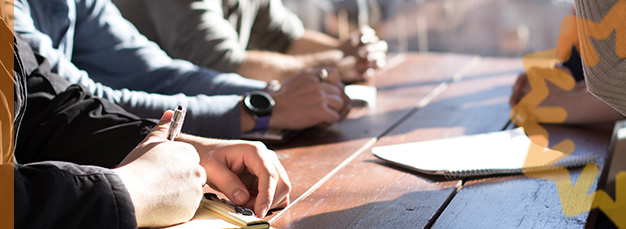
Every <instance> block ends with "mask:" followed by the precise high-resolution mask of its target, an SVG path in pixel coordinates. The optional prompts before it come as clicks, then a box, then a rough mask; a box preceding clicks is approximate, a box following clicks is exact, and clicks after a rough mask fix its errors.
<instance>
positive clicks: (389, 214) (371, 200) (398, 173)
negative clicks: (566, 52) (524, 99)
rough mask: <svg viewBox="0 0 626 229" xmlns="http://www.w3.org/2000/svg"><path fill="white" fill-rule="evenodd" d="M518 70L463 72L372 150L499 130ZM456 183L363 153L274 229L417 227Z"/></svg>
mask: <svg viewBox="0 0 626 229" xmlns="http://www.w3.org/2000/svg"><path fill="white" fill-rule="evenodd" d="M490 66H499V67H498V68H494V67H490ZM519 67H521V61H520V60H518V59H504V60H501V59H498V60H496V59H485V60H483V61H481V63H480V64H479V65H477V66H476V67H475V68H474V70H472V71H470V72H468V73H467V75H466V76H465V77H467V78H465V77H463V80H461V81H460V82H458V83H453V84H452V85H451V86H450V88H449V89H448V90H446V91H445V92H444V93H443V94H441V95H440V96H439V97H436V98H435V99H434V100H433V102H432V103H431V104H428V105H427V106H425V107H424V108H422V109H419V110H417V109H413V111H412V113H411V114H410V116H409V117H408V118H407V119H406V120H403V122H401V123H400V124H399V125H398V126H397V127H396V128H395V129H393V130H392V131H390V132H389V133H387V135H385V136H383V137H382V138H381V139H380V140H379V141H378V142H377V143H376V144H375V145H376V146H378V145H387V144H398V143H406V142H410V141H416V140H425V139H435V138H443V137H450V136H458V135H463V134H467V133H477V132H486V131H494V130H499V129H500V128H502V126H504V124H505V123H506V121H507V120H508V105H507V101H508V94H509V93H510V87H511V85H512V83H513V81H514V80H515V76H516V75H517V72H518V71H519V69H518V68H519ZM437 68H440V67H433V68H430V70H429V71H430V72H431V73H433V72H436V69H437ZM396 87H398V88H399V87H400V86H396ZM504 98H506V99H504ZM414 108H415V107H414ZM486 113H487V114H489V115H485V114H486ZM468 117H470V118H468ZM474 117H476V118H474ZM484 117H490V118H487V119H484ZM457 184H458V181H454V180H452V181H446V180H442V178H440V177H430V176H425V175H423V174H418V173H413V172H410V171H407V170H404V169H400V168H397V167H392V166H388V165H387V164H385V163H383V162H382V161H381V160H379V159H377V158H375V157H374V156H373V155H372V154H371V148H368V149H367V150H365V151H364V152H363V153H362V154H360V155H359V156H358V157H357V158H356V159H355V160H354V161H352V162H351V163H349V164H348V165H347V166H345V167H344V168H342V169H341V170H340V171H339V172H337V173H336V174H335V175H334V176H332V177H331V178H330V179H329V180H328V182H326V183H325V184H324V185H322V186H321V187H320V188H319V189H318V190H317V191H315V192H313V193H312V194H311V195H310V196H308V197H306V198H304V199H303V200H302V201H300V202H298V203H296V205H294V206H291V207H290V208H289V209H288V210H287V212H286V213H284V215H282V216H281V217H280V218H279V219H277V220H276V222H274V223H273V224H272V225H273V226H276V227H279V228H284V227H287V228H356V227H359V228H406V227H410V228H420V227H424V226H426V225H428V223H429V222H430V221H431V220H433V219H434V216H436V215H437V213H438V210H439V209H440V208H441V207H442V206H443V205H444V203H445V202H446V200H447V199H448V198H449V197H451V196H452V195H453V194H454V193H455V187H456V185H457Z"/></svg>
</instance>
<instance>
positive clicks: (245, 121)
mask: <svg viewBox="0 0 626 229" xmlns="http://www.w3.org/2000/svg"><path fill="white" fill-rule="evenodd" d="M239 109H240V110H241V133H246V132H249V131H251V130H252V129H253V128H254V122H255V121H256V120H254V117H253V116H252V115H251V114H250V113H249V112H248V110H247V109H246V106H245V105H244V104H243V99H242V100H241V102H240V103H239Z"/></svg>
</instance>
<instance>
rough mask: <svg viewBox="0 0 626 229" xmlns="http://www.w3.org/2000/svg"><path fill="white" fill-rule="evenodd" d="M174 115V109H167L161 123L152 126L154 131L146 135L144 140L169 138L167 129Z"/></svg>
mask: <svg viewBox="0 0 626 229" xmlns="http://www.w3.org/2000/svg"><path fill="white" fill-rule="evenodd" d="M173 115H174V111H171V110H167V111H165V112H164V113H163V115H162V116H161V119H160V120H159V123H158V124H157V125H156V126H155V127H154V128H152V131H151V132H150V133H149V134H148V136H146V139H145V140H144V142H146V143H149V142H156V141H165V140H167V131H168V129H169V126H170V123H171V122H172V116H173Z"/></svg>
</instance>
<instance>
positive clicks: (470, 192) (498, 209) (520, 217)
mask: <svg viewBox="0 0 626 229" xmlns="http://www.w3.org/2000/svg"><path fill="white" fill-rule="evenodd" d="M549 131H550V132H551V135H558V136H557V137H555V140H556V139H559V138H564V137H567V138H570V139H572V140H573V141H574V142H575V143H576V151H575V152H574V154H582V153H589V152H591V153H595V154H596V155H598V156H600V157H602V158H603V157H604V155H605V153H606V149H607V146H608V140H609V136H610V130H603V129H584V128H580V127H557V126H553V127H550V129H549ZM597 164H598V166H599V168H600V170H601V169H602V167H603V164H604V160H600V161H599V162H598V163H597ZM569 171H570V175H571V177H572V180H573V181H576V179H577V178H578V176H579V175H580V173H581V171H582V169H581V168H576V169H569ZM596 182H597V178H596ZM596 182H594V184H593V186H592V187H591V189H590V190H595V189H596V184H597V183H596ZM587 216H588V212H586V213H583V214H580V215H577V216H574V217H566V216H565V215H564V214H563V211H562V205H561V201H560V198H559V194H558V191H557V188H556V185H555V183H554V182H552V181H547V180H542V179H534V178H528V177H524V176H521V175H519V176H513V177H501V178H491V179H484V180H476V181H468V182H467V183H466V184H465V185H463V187H462V188H461V190H460V191H459V193H457V195H456V196H455V197H454V199H452V201H451V202H450V204H449V205H448V207H447V208H446V209H445V211H444V212H443V213H442V215H441V217H439V219H437V221H436V223H435V224H434V228H583V227H585V224H586V220H587Z"/></svg>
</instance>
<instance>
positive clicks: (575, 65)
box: [563, 46, 585, 82]
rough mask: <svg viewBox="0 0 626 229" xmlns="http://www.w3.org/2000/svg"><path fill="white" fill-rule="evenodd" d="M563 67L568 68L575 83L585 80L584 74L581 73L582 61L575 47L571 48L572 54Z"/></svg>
mask: <svg viewBox="0 0 626 229" xmlns="http://www.w3.org/2000/svg"><path fill="white" fill-rule="evenodd" d="M563 67H567V68H569V70H570V71H571V72H572V76H574V79H575V80H576V82H580V81H583V80H585V73H584V72H583V61H582V59H581V58H580V53H578V49H577V48H576V46H572V53H571V54H570V57H569V60H567V61H566V62H565V63H563Z"/></svg>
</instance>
